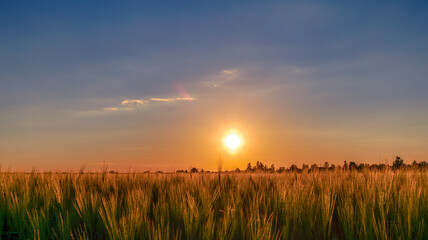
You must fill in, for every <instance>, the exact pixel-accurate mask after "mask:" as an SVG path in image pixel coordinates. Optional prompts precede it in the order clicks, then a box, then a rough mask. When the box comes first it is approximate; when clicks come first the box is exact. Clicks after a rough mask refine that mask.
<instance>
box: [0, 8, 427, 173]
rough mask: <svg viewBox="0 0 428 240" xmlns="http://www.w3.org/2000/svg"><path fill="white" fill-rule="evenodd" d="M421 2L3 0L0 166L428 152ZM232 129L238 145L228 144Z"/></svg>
mask: <svg viewBox="0 0 428 240" xmlns="http://www.w3.org/2000/svg"><path fill="white" fill-rule="evenodd" d="M427 10H428V4H427V3H424V2H423V1H414V2H413V1H412V2H410V1H400V2H398V1H397V2H396V1H385V2H382V1H376V2H373V1H355V2H353V3H351V1H345V2H344V1H153V2H150V1H135V2H134V1H126V2H125V1H2V2H1V3H0V32H1V34H0V164H1V167H2V169H3V170H4V169H22V170H28V169H32V168H36V169H41V170H58V169H62V170H75V169H79V168H80V167H82V166H84V167H86V168H87V169H91V170H97V169H101V168H103V167H105V166H107V167H108V168H109V169H116V170H120V171H126V170H131V169H132V170H137V171H145V170H150V171H154V170H162V171H175V170H178V169H188V168H190V167H197V168H204V169H208V170H215V169H217V167H218V164H219V160H220V161H221V163H222V166H223V168H224V169H233V168H235V167H239V168H241V169H242V168H245V167H246V165H247V163H248V162H252V163H253V164H254V163H255V162H256V161H262V162H264V163H266V164H268V165H270V164H275V166H277V167H279V166H285V167H289V166H290V165H291V164H296V165H298V166H301V165H302V164H303V163H306V164H323V163H324V162H325V161H328V162H329V163H334V164H342V163H343V161H345V160H346V161H348V162H350V161H355V162H357V163H385V162H386V163H390V164H391V163H392V160H393V158H394V157H395V156H396V155H399V156H401V157H402V158H403V159H404V160H405V162H408V163H410V162H412V161H413V160H417V161H427V160H428V94H427V90H428V79H427V76H428V68H427V67H426V66H427V63H428V46H427V45H428V44H426V43H427V42H428V24H427V23H428V15H427V14H426V11H427ZM232 128H233V129H236V130H237V131H239V132H240V134H241V135H242V136H243V139H244V143H245V144H244V145H243V146H242V148H241V149H240V151H239V152H237V153H236V154H230V153H228V152H227V151H225V149H224V146H222V144H221V139H222V137H223V135H224V133H225V132H227V131H228V130H229V129H232Z"/></svg>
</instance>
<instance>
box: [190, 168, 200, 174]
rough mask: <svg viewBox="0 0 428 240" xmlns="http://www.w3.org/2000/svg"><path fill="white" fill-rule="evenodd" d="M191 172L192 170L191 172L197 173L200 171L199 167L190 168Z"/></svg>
mask: <svg viewBox="0 0 428 240" xmlns="http://www.w3.org/2000/svg"><path fill="white" fill-rule="evenodd" d="M190 172H191V173H197V172H198V169H197V168H192V169H190Z"/></svg>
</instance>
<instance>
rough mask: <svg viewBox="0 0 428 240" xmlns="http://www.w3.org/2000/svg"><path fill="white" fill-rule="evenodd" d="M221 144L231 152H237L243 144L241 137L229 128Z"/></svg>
mask: <svg viewBox="0 0 428 240" xmlns="http://www.w3.org/2000/svg"><path fill="white" fill-rule="evenodd" d="M223 145H224V146H225V147H226V149H228V150H229V152H231V153H235V152H237V151H238V150H239V149H240V147H242V145H243V138H242V136H241V135H240V134H239V132H237V131H236V130H234V129H232V130H229V131H228V132H227V133H226V134H225V135H224V138H223Z"/></svg>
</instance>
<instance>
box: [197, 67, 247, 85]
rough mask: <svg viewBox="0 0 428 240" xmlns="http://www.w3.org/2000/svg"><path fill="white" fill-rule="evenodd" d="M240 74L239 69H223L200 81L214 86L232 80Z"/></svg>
mask: <svg viewBox="0 0 428 240" xmlns="http://www.w3.org/2000/svg"><path fill="white" fill-rule="evenodd" d="M240 76H241V71H240V70H239V69H224V70H221V71H220V72H218V73H216V74H214V75H212V76H210V77H208V78H207V79H206V80H204V81H202V82H201V83H202V84H203V85H204V86H206V87H211V88H216V87H220V86H222V85H225V84H227V83H228V82H231V81H234V80H236V79H238V78H239V77H240Z"/></svg>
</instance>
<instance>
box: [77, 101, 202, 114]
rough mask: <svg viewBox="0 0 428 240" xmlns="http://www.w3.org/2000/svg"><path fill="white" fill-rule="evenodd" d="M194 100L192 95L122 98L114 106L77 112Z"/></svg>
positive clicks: (112, 109) (127, 109) (128, 109)
mask: <svg viewBox="0 0 428 240" xmlns="http://www.w3.org/2000/svg"><path fill="white" fill-rule="evenodd" d="M194 100H196V98H194V97H166V98H165V97H152V98H148V99H124V100H122V101H121V102H120V103H118V105H116V106H109V107H104V108H102V109H100V110H91V111H84V112H79V114H80V115H94V114H101V113H108V112H110V113H113V112H121V111H133V110H136V109H139V108H142V107H144V106H149V105H151V104H152V103H153V104H154V103H175V102H191V101H194Z"/></svg>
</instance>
